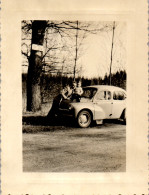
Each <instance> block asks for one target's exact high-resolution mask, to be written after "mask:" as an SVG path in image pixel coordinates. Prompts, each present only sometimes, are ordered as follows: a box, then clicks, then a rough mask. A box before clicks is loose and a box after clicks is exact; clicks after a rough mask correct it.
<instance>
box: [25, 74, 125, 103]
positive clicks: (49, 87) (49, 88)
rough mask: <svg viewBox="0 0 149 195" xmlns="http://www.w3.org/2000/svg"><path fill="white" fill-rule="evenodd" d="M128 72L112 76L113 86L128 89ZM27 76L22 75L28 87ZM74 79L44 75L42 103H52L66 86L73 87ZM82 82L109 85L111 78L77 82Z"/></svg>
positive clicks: (42, 78) (84, 83) (58, 75)
mask: <svg viewBox="0 0 149 195" xmlns="http://www.w3.org/2000/svg"><path fill="white" fill-rule="evenodd" d="M126 76H127V75H126V71H117V72H116V73H113V74H112V75H111V78H112V79H111V80H112V85H113V86H117V87H121V88H123V89H126ZM26 79H27V74H22V82H23V86H26ZM73 79H74V78H73V77H68V76H62V75H60V74H56V75H53V74H44V73H43V74H42V76H41V86H40V90H41V103H44V102H48V101H52V100H53V98H54V97H55V96H56V95H58V93H59V92H60V90H61V89H62V88H63V87H64V85H65V84H69V85H70V86H71V85H72V82H73ZM79 80H81V82H82V86H83V87H85V86H90V85H108V84H109V80H110V76H109V75H105V76H104V78H101V77H93V78H84V77H77V78H76V81H77V82H78V81H79ZM23 93H24V94H26V89H24V87H23Z"/></svg>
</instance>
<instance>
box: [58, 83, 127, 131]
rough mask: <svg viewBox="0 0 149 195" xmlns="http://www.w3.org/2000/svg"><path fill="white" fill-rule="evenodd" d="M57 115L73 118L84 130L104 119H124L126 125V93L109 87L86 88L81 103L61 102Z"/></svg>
mask: <svg viewBox="0 0 149 195" xmlns="http://www.w3.org/2000/svg"><path fill="white" fill-rule="evenodd" d="M57 115H61V116H66V117H67V116H71V117H73V118H74V119H75V120H76V122H77V124H78V126H79V127H82V128H87V127H89V126H90V125H91V123H92V122H93V121H96V122H97V124H100V123H102V121H103V120H104V119H122V120H123V121H124V123H126V91H125V90H124V89H122V88H119V87H116V86H109V85H92V86H87V87H84V88H83V94H82V95H81V97H80V100H79V101H78V100H77V101H76V100H75V99H74V100H71V101H70V100H62V101H61V103H60V104H59V108H58V110H57Z"/></svg>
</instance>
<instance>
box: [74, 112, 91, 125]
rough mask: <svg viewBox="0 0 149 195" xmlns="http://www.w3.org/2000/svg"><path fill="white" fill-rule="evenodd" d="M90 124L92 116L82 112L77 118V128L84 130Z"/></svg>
mask: <svg viewBox="0 0 149 195" xmlns="http://www.w3.org/2000/svg"><path fill="white" fill-rule="evenodd" d="M91 122H92V116H91V114H90V112H89V111H87V110H82V111H81V112H80V113H79V114H78V117H77V123H78V125H79V127H82V128H86V127H89V126H90V124H91Z"/></svg>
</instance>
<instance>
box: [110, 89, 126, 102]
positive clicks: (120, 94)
mask: <svg viewBox="0 0 149 195" xmlns="http://www.w3.org/2000/svg"><path fill="white" fill-rule="evenodd" d="M113 99H114V100H124V99H125V94H124V93H123V92H121V91H115V92H114V93H113Z"/></svg>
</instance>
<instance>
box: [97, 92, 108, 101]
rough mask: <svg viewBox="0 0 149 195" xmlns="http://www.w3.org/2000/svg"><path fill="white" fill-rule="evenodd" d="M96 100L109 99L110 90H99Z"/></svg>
mask: <svg viewBox="0 0 149 195" xmlns="http://www.w3.org/2000/svg"><path fill="white" fill-rule="evenodd" d="M96 99H97V100H110V99H111V92H110V91H99V92H98V93H97V96H96Z"/></svg>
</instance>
